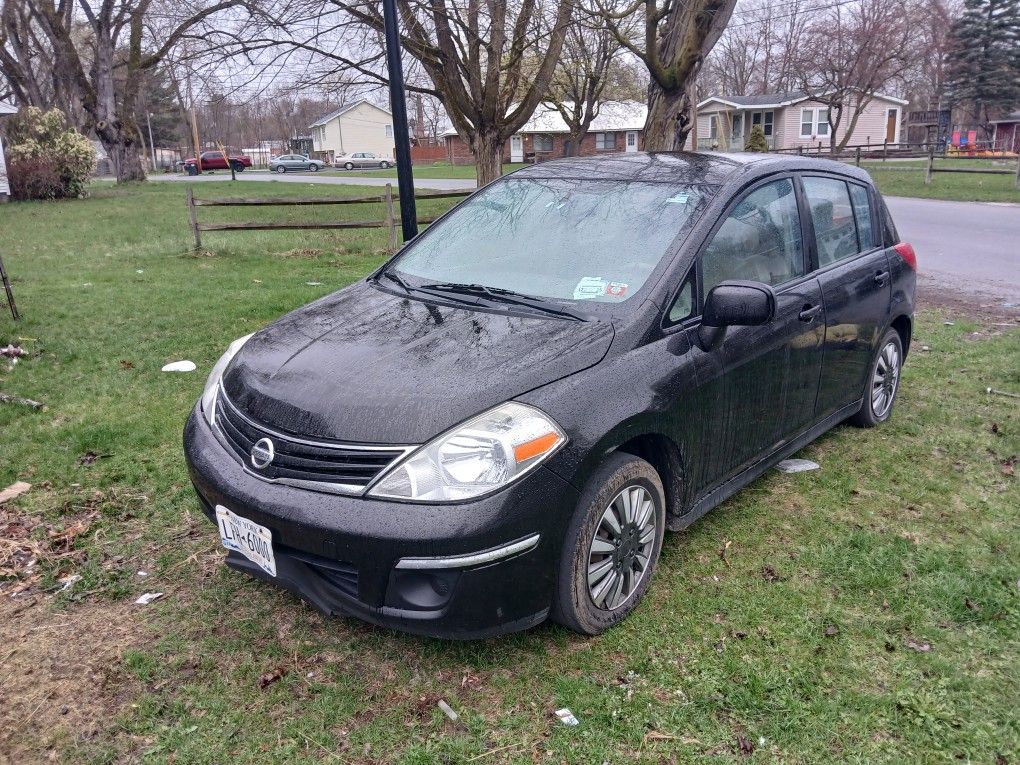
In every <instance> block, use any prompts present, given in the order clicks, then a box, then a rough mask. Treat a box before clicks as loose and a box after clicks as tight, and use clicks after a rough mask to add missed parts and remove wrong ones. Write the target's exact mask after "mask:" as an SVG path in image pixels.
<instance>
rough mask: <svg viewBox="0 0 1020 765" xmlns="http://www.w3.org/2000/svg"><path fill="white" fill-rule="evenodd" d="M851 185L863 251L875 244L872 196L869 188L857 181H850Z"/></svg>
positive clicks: (851, 199) (851, 194)
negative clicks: (869, 193)
mask: <svg viewBox="0 0 1020 765" xmlns="http://www.w3.org/2000/svg"><path fill="white" fill-rule="evenodd" d="M847 185H848V186H849V187H850V201H851V203H852V204H853V208H854V218H856V219H857V239H858V240H859V242H860V247H861V251H864V250H870V249H871V248H872V247H874V246H875V234H874V228H873V226H872V223H871V218H872V215H871V198H870V196H869V195H868V190H867V189H866V188H864V187H863V186H860V185H858V184H856V183H848V184H847Z"/></svg>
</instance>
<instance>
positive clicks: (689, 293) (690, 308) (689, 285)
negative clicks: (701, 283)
mask: <svg viewBox="0 0 1020 765" xmlns="http://www.w3.org/2000/svg"><path fill="white" fill-rule="evenodd" d="M693 313H694V279H693V278H691V277H688V279H687V281H686V282H684V286H683V287H681V288H680V292H678V293H677V296H676V300H674V301H673V305H671V306H670V308H669V314H668V316H667V320H668V321H669V323H670V324H676V323H677V322H681V321H683V320H684V319H687V318H690V316H691V314H693Z"/></svg>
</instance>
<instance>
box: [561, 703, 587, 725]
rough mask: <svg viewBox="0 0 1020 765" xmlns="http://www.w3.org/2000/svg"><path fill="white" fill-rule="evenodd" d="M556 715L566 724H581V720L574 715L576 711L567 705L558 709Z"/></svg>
mask: <svg viewBox="0 0 1020 765" xmlns="http://www.w3.org/2000/svg"><path fill="white" fill-rule="evenodd" d="M556 716H557V717H558V718H560V722H561V723H563V724H564V725H580V724H581V721H580V720H578V719H577V718H576V717H574V713H573V712H571V711H570V710H569V709H567V708H566V707H563V709H557V710H556Z"/></svg>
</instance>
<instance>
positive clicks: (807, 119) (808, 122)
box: [800, 109, 815, 138]
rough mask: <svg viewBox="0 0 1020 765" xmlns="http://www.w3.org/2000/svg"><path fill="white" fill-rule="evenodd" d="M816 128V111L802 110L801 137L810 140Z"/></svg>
mask: <svg viewBox="0 0 1020 765" xmlns="http://www.w3.org/2000/svg"><path fill="white" fill-rule="evenodd" d="M814 127H815V110H814V109H801V110H800V137H801V138H810V137H811V136H812V135H813V134H814V133H813V132H812V131H813V130H814Z"/></svg>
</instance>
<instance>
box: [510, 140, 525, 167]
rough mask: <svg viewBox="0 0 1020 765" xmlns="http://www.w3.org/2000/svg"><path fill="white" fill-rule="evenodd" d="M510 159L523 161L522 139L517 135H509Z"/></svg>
mask: <svg viewBox="0 0 1020 765" xmlns="http://www.w3.org/2000/svg"><path fill="white" fill-rule="evenodd" d="M510 161H511V162H523V161H524V139H523V138H521V136H519V135H514V136H510Z"/></svg>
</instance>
